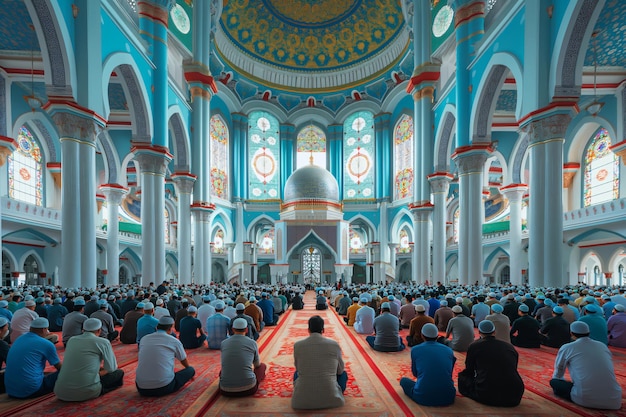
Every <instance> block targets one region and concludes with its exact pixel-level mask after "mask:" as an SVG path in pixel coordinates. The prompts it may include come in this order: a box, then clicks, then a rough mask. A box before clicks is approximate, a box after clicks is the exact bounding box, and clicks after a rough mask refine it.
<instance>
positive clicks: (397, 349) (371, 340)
mask: <svg viewBox="0 0 626 417" xmlns="http://www.w3.org/2000/svg"><path fill="white" fill-rule="evenodd" d="M375 340H376V336H367V337H366V338H365V341H366V342H367V343H369V345H370V346H371V347H372V349H374V350H377V351H379V352H400V351H401V350H404V348H405V347H406V346H404V343H402V339H401V338H400V336H398V346H395V347H391V346H380V345H375V344H374V341H375Z"/></svg>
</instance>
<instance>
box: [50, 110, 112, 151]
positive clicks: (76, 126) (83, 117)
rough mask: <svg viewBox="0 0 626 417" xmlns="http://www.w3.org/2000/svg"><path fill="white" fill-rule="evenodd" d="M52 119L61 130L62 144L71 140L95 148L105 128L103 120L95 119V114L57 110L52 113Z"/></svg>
mask: <svg viewBox="0 0 626 417" xmlns="http://www.w3.org/2000/svg"><path fill="white" fill-rule="evenodd" d="M51 117H52V120H53V121H54V123H55V125H56V127H57V129H58V130H59V136H60V137H61V142H62V141H63V140H68V139H69V140H75V141H78V142H80V143H88V144H91V145H94V146H95V142H96V138H97V137H98V135H99V134H100V132H102V129H103V128H104V124H103V123H102V120H101V119H100V118H99V117H95V113H92V114H88V113H84V112H83V113H76V112H70V111H61V110H59V109H57V110H52V111H51Z"/></svg>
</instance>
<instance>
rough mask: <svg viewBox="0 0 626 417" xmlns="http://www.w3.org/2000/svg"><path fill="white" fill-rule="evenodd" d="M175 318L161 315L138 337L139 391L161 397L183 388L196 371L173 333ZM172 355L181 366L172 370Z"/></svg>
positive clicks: (137, 383) (136, 378) (137, 378)
mask: <svg viewBox="0 0 626 417" xmlns="http://www.w3.org/2000/svg"><path fill="white" fill-rule="evenodd" d="M173 327H174V319H173V318H172V317H170V316H163V317H161V318H160V319H159V324H158V325H157V331H156V332H155V333H152V334H149V335H146V336H144V337H143V338H142V339H141V349H139V360H138V363H137V375H136V376H135V385H136V386H137V391H139V394H140V395H143V396H146V397H161V396H163V395H167V394H171V393H173V392H175V391H178V390H179V389H180V388H182V387H183V386H184V385H185V384H186V383H187V381H189V380H190V379H191V378H193V376H194V375H195V373H196V371H195V370H194V369H193V368H192V367H191V366H190V365H189V361H188V360H187V354H186V353H185V348H183V344H182V343H180V340H178V339H176V338H175V337H172V328H173ZM174 359H178V360H179V361H180V363H181V364H182V365H183V366H184V368H183V369H181V370H180V371H178V372H174Z"/></svg>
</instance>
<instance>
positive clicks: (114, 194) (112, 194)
mask: <svg viewBox="0 0 626 417" xmlns="http://www.w3.org/2000/svg"><path fill="white" fill-rule="evenodd" d="M100 191H101V192H102V194H104V195H105V197H106V199H107V208H108V218H107V270H108V274H107V282H106V284H107V285H119V283H120V235H119V229H120V228H119V220H118V215H119V207H120V203H121V202H122V199H123V198H124V196H125V195H126V193H127V192H128V189H127V188H125V187H123V186H121V185H119V184H103V185H101V186H100Z"/></svg>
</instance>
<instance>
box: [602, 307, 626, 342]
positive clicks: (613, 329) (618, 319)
mask: <svg viewBox="0 0 626 417" xmlns="http://www.w3.org/2000/svg"><path fill="white" fill-rule="evenodd" d="M606 325H607V328H608V331H609V346H615V347H621V348H626V313H624V306H623V305H621V304H615V306H614V307H613V315H612V316H611V317H609V320H608V321H607V322H606Z"/></svg>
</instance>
